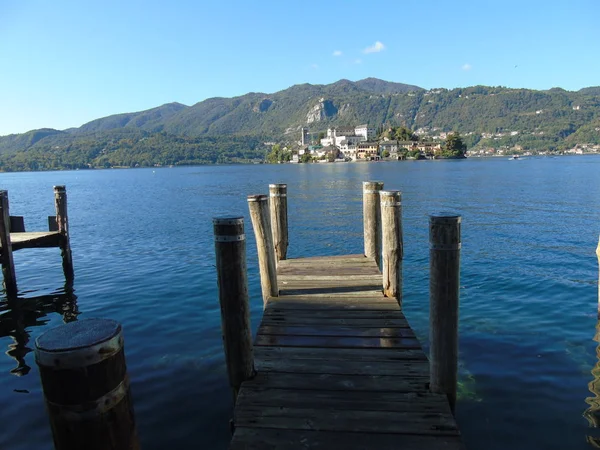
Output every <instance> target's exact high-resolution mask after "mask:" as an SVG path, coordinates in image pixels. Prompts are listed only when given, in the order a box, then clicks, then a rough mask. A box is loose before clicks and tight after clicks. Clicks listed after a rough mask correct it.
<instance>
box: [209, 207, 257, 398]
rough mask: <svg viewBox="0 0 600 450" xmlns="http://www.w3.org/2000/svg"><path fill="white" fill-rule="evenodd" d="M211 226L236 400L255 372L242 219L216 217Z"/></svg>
mask: <svg viewBox="0 0 600 450" xmlns="http://www.w3.org/2000/svg"><path fill="white" fill-rule="evenodd" d="M213 228H214V236H215V256H216V267H217V282H218V285H219V305H220V307H221V330H222V334H223V347H224V349H225V360H226V362H227V373H228V375H229V384H230V385H231V389H232V391H233V399H234V402H235V400H236V399H237V395H238V392H239V389H240V386H241V385H242V383H243V382H244V381H246V380H248V379H250V378H252V377H253V376H254V352H253V347H252V333H251V328H250V305H249V300H248V273H247V270H246V239H245V236H246V235H245V233H244V219H243V218H242V217H216V218H214V219H213Z"/></svg>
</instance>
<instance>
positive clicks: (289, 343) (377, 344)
mask: <svg viewBox="0 0 600 450" xmlns="http://www.w3.org/2000/svg"><path fill="white" fill-rule="evenodd" d="M254 345H257V346H260V345H273V346H276V347H335V348H338V347H339V348H354V347H359V348H361V347H362V348H421V345H420V344H419V341H417V340H416V339H410V338H387V337H381V338H377V337H344V336H273V335H262V334H259V335H257V336H256V339H255V341H254Z"/></svg>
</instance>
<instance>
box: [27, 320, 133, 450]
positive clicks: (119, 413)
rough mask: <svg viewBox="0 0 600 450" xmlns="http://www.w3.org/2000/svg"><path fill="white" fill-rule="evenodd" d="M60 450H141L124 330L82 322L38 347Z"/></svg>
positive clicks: (54, 332)
mask: <svg viewBox="0 0 600 450" xmlns="http://www.w3.org/2000/svg"><path fill="white" fill-rule="evenodd" d="M35 358H36V362H37V364H38V366H39V369H40V376H41V378H42V388H43V390H44V397H45V399H46V407H47V410H48V414H49V415H50V426H51V427H52V434H53V437H54V447H55V449H56V450H81V449H84V448H85V449H88V450H106V449H111V450H137V449H139V443H138V438H137V433H136V428H135V418H134V414H133V403H132V401H131V394H130V391H129V379H128V377H127V368H126V366H125V353H124V349H123V334H122V329H121V325H120V324H119V323H118V322H115V321H114V320H107V319H84V320H80V321H76V322H70V323H68V324H65V325H61V326H59V327H56V328H52V329H50V330H48V331H46V332H45V333H43V334H42V335H40V336H39V337H38V338H37V339H36V341H35Z"/></svg>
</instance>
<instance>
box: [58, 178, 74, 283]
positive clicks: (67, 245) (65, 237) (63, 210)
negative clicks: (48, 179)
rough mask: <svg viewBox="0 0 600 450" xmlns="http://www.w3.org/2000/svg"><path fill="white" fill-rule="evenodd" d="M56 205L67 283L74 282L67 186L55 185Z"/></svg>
mask: <svg viewBox="0 0 600 450" xmlns="http://www.w3.org/2000/svg"><path fill="white" fill-rule="evenodd" d="M54 206H55V207H56V225H57V226H58V232H59V233H60V235H61V240H60V253H61V256H62V266H63V272H64V274H65V279H66V280H67V283H72V282H73V278H74V272H73V257H72V256H71V241H70V238H69V217H68V214H67V189H66V187H65V186H54Z"/></svg>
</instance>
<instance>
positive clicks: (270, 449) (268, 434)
mask: <svg viewBox="0 0 600 450" xmlns="http://www.w3.org/2000/svg"><path fill="white" fill-rule="evenodd" d="M331 449H343V450H373V449H377V450H399V449H402V450H433V449H436V450H465V447H464V445H463V444H462V442H461V440H460V438H459V437H457V436H416V435H410V434H383V433H377V434H375V433H356V432H352V433H347V432H331V431H310V430H282V429H267V428H246V427H241V426H239V425H237V426H236V428H235V433H234V435H233V439H232V441H231V444H230V446H229V450H331Z"/></svg>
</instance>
